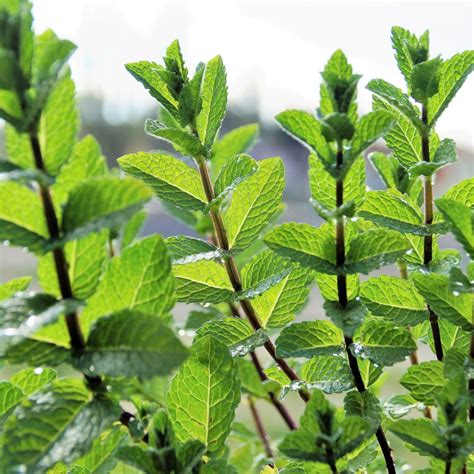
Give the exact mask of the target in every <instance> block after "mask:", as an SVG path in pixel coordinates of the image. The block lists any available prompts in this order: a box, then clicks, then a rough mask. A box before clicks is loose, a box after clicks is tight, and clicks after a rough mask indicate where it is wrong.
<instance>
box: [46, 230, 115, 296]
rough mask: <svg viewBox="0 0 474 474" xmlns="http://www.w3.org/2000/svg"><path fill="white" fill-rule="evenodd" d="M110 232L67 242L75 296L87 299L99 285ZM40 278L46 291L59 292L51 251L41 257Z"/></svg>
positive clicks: (70, 274)
mask: <svg viewBox="0 0 474 474" xmlns="http://www.w3.org/2000/svg"><path fill="white" fill-rule="evenodd" d="M107 241H108V232H107V231H102V232H100V233H96V234H90V235H87V236H86V237H83V238H81V239H79V240H73V241H71V242H67V243H66V245H65V246H64V250H65V254H66V261H67V262H68V273H69V279H70V281H71V286H72V293H73V296H74V297H75V298H78V299H82V300H85V299H87V298H88V297H89V296H91V295H92V294H93V293H94V291H95V289H96V288H97V285H98V284H99V278H100V276H101V274H102V270H103V267H104V264H105V261H106V259H107V247H106V244H107ZM38 280H39V283H40V285H41V288H43V290H44V291H46V292H47V293H50V294H53V295H56V296H60V294H61V292H60V289H59V283H58V276H57V273H56V267H55V263H54V258H53V255H52V253H48V254H46V255H44V256H42V257H40V258H39V260H38Z"/></svg>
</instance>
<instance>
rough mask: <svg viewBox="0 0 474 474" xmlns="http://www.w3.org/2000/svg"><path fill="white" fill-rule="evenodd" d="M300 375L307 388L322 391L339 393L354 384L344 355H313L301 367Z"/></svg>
mask: <svg viewBox="0 0 474 474" xmlns="http://www.w3.org/2000/svg"><path fill="white" fill-rule="evenodd" d="M301 377H302V378H303V380H304V381H305V383H306V384H307V387H308V388H311V389H314V388H317V389H318V390H322V391H323V392H324V393H329V394H331V393H341V392H345V391H347V390H350V389H351V388H352V387H353V386H354V378H353V376H352V373H351V370H350V368H349V365H348V364H347V360H346V358H345V357H344V356H336V357H335V356H334V355H330V356H315V357H313V358H312V359H311V360H309V361H308V362H306V363H305V364H304V365H303V367H302V369H301Z"/></svg>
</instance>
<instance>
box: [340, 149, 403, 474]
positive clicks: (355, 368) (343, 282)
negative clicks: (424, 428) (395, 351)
mask: <svg viewBox="0 0 474 474" xmlns="http://www.w3.org/2000/svg"><path fill="white" fill-rule="evenodd" d="M336 165H337V168H339V169H341V168H342V166H343V150H342V145H341V144H340V143H339V144H338V147H337V155H336ZM343 204H344V180H343V179H342V178H340V179H338V180H337V181H336V207H340V206H342V205H343ZM345 261H346V252H345V239H344V216H340V217H338V218H337V220H336V264H337V266H338V267H342V266H343V265H344V263H345ZM337 295H338V300H339V304H340V305H341V306H342V308H345V307H346V306H347V303H348V297H347V277H346V275H345V274H342V275H338V276H337ZM352 343H353V340H352V337H351V336H350V335H346V334H345V335H344V344H345V348H346V354H347V359H348V361H349V367H350V369H351V372H352V376H353V378H354V384H355V386H356V388H357V390H358V391H359V392H360V393H363V392H365V391H366V387H365V384H364V381H363V379H362V375H361V373H360V369H359V364H358V363H357V358H356V357H355V356H354V354H352V351H351V348H350V346H351V345H352ZM375 436H376V438H377V441H378V443H379V445H380V449H381V450H382V454H383V457H384V459H385V465H386V467H387V472H388V473H390V474H396V470H395V464H394V461H393V457H392V449H391V448H390V446H389V444H388V441H387V438H386V436H385V433H384V431H383V429H382V427H381V426H379V428H378V429H377V431H376V433H375Z"/></svg>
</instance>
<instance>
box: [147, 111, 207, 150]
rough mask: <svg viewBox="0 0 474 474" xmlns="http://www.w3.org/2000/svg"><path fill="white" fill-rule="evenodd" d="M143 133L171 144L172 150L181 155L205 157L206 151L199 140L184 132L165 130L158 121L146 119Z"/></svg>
mask: <svg viewBox="0 0 474 474" xmlns="http://www.w3.org/2000/svg"><path fill="white" fill-rule="evenodd" d="M145 132H146V133H148V135H151V136H153V137H157V138H161V139H163V140H165V141H167V142H169V143H171V144H172V145H173V147H174V149H175V150H176V151H177V152H178V153H181V154H182V155H185V156H192V157H201V156H202V157H205V156H206V155H207V151H206V149H205V148H204V147H203V146H202V145H201V142H200V141H199V139H198V138H197V137H196V136H195V135H192V134H191V133H189V132H187V131H185V130H180V129H179V128H167V127H165V126H164V125H163V124H161V123H160V122H158V120H152V119H146V121H145Z"/></svg>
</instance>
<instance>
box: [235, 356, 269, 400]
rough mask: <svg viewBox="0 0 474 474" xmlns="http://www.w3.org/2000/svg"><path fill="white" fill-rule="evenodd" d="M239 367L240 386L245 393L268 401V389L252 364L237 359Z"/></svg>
mask: <svg viewBox="0 0 474 474" xmlns="http://www.w3.org/2000/svg"><path fill="white" fill-rule="evenodd" d="M237 365H238V366H239V374H240V384H241V387H240V388H241V390H242V392H243V393H247V394H249V395H252V396H254V397H257V398H262V399H268V391H267V390H268V388H266V387H265V386H264V385H263V383H262V380H261V379H260V377H259V375H258V372H257V370H256V369H255V366H254V365H253V364H252V362H250V361H248V360H245V359H237Z"/></svg>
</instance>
